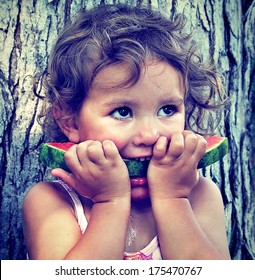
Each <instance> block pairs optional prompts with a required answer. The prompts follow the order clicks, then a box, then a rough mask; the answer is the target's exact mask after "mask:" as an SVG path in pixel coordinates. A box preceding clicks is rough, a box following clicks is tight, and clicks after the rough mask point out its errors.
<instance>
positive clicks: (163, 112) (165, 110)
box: [158, 105, 177, 117]
mask: <svg viewBox="0 0 255 280" xmlns="http://www.w3.org/2000/svg"><path fill="white" fill-rule="evenodd" d="M176 111H177V108H176V107H175V106H173V105H165V106H163V107H162V108H160V109H159V111H158V116H160V117H170V116H172V115H173V114H174V113H176Z"/></svg>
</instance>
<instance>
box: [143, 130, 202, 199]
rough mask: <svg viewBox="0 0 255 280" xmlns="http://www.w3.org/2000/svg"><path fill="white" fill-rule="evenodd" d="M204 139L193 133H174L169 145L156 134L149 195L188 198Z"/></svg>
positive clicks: (149, 178)
mask: <svg viewBox="0 0 255 280" xmlns="http://www.w3.org/2000/svg"><path fill="white" fill-rule="evenodd" d="M206 145H207V142H206V140H205V139H204V138H203V137H202V136H200V135H197V134H195V133H193V132H190V131H184V132H183V133H176V134H173V135H172V137H171V141H170V144H169V143H168V140H167V138H166V137H163V136H161V137H159V139H158V141H157V142H156V144H155V145H154V148H153V157H152V159H151V161H150V164H149V168H148V183H149V189H150V196H151V198H152V199H153V198H160V199H166V198H187V197H189V195H190V193H191V191H192V189H193V188H194V187H195V186H196V185H197V183H198V180H199V174H198V170H197V165H198V162H199V161H200V159H201V158H202V157H203V155H204V153H205V151H206Z"/></svg>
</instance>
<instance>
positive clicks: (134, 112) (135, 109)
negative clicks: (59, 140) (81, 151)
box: [77, 62, 185, 158]
mask: <svg viewBox="0 0 255 280" xmlns="http://www.w3.org/2000/svg"><path fill="white" fill-rule="evenodd" d="M127 71H128V70H127V68H125V66H124V65H118V66H116V65H115V66H110V67H108V68H107V69H105V70H103V71H101V72H100V73H99V74H98V75H97V77H96V81H95V82H94V86H93V88H92V90H91V91H90V95H89V97H88V99H87V100H86V101H85V102H84V105H83V107H82V109H81V112H80V114H79V117H78V120H77V130H78V131H77V132H78V137H79V142H82V141H86V140H99V141H103V140H106V139H108V140H112V141H113V142H114V143H115V145H116V146H117V148H118V150H119V152H120V155H121V156H122V158H137V157H145V156H151V155H152V148H153V145H154V144H155V143H156V141H157V139H158V137H159V136H166V137H167V138H168V139H169V140H171V135H172V133H175V132H182V131H183V130H184V118H185V110H184V87H183V83H182V78H181V75H180V74H179V73H178V72H177V71H176V70H175V68H173V67H172V66H170V65H168V64H166V63H164V62H151V63H148V64H147V68H146V70H144V71H143V72H144V73H143V74H142V76H141V78H140V80H139V81H138V82H137V83H136V84H135V85H133V86H131V87H128V88H118V87H117V88H110V87H113V86H116V85H118V84H119V83H120V82H121V81H123V79H125V78H126V73H127Z"/></svg>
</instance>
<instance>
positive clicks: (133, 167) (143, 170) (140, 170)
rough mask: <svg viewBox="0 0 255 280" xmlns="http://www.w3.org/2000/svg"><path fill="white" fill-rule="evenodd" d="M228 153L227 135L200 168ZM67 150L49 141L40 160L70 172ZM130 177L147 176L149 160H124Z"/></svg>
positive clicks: (44, 146)
mask: <svg viewBox="0 0 255 280" xmlns="http://www.w3.org/2000/svg"><path fill="white" fill-rule="evenodd" d="M227 153H228V139H227V138H226V137H224V138H223V140H222V141H221V142H220V143H218V144H217V145H215V146H213V148H211V149H209V150H208V151H207V152H206V153H205V155H204V156H203V158H202V159H201V160H200V161H199V163H198V169H202V168H205V167H207V166H209V165H211V164H213V163H215V162H217V161H219V160H221V159H222V158H223V157H224V156H225V155H226V154H227ZM64 154H65V152H64V151H63V150H60V149H58V148H52V147H51V146H49V145H48V144H47V143H46V144H43V145H42V146H41V149H40V154H39V159H40V162H41V163H42V164H43V165H45V166H47V167H50V168H62V169H64V170H66V171H68V172H70V170H69V168H68V167H67V165H66V163H65V160H64ZM124 162H125V164H126V166H127V168H128V172H129V176H130V177H146V175H147V169H148V165H149V161H148V160H144V161H140V160H137V159H125V160H124Z"/></svg>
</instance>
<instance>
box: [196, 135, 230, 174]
mask: <svg viewBox="0 0 255 280" xmlns="http://www.w3.org/2000/svg"><path fill="white" fill-rule="evenodd" d="M227 153H228V139H227V137H223V140H222V141H221V142H219V143H218V144H217V145H215V146H213V147H212V148H211V149H209V150H208V151H206V153H205V154H204V156H203V157H202V159H201V160H200V161H199V163H198V169H202V168H205V167H207V166H209V165H212V164H214V163H215V162H217V161H220V160H221V159H222V158H223V157H224V156H225V155H226V154H227Z"/></svg>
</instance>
